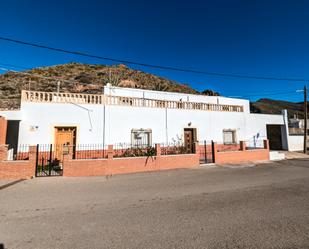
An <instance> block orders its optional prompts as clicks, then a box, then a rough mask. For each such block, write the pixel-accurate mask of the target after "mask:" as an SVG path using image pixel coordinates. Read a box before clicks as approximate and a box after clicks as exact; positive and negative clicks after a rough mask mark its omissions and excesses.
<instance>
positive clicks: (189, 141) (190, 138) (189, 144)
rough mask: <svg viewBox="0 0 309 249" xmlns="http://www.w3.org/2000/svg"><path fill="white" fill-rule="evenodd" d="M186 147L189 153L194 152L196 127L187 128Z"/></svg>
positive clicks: (185, 131)
mask: <svg viewBox="0 0 309 249" xmlns="http://www.w3.org/2000/svg"><path fill="white" fill-rule="evenodd" d="M184 133H185V148H186V152H187V153H194V142H195V139H194V129H185V130H184Z"/></svg>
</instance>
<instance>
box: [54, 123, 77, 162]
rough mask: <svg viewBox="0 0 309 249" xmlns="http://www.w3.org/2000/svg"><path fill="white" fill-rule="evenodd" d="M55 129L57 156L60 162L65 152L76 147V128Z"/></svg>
mask: <svg viewBox="0 0 309 249" xmlns="http://www.w3.org/2000/svg"><path fill="white" fill-rule="evenodd" d="M55 129H56V131H55V132H56V137H55V156H56V158H57V159H59V160H60V159H61V158H62V155H63V153H64V152H65V150H67V149H68V147H69V146H73V145H75V140H76V138H75V136H76V127H56V128H55ZM73 152H74V150H73Z"/></svg>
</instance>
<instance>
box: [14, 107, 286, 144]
mask: <svg viewBox="0 0 309 249" xmlns="http://www.w3.org/2000/svg"><path fill="white" fill-rule="evenodd" d="M21 110H22V111H21V113H22V115H21V116H22V121H21V122H20V132H19V143H20V144H37V143H42V144H47V143H54V134H55V131H54V127H55V126H76V127H77V143H81V144H87V143H98V144H99V143H100V144H102V143H103V137H104V132H103V130H104V129H103V127H104V106H103V105H89V104H88V105H86V104H82V105H74V104H69V103H34V102H22V105H21ZM88 110H89V111H88ZM189 123H191V125H190V126H189ZM266 124H281V125H282V124H283V118H282V115H262V114H249V113H242V112H212V111H201V110H180V109H164V108H147V107H131V106H106V107H105V144H109V143H110V144H114V143H120V142H126V143H129V142H131V130H132V129H139V128H144V129H152V141H153V142H154V143H156V142H160V143H161V142H167V140H168V141H169V142H171V141H172V139H176V138H177V137H182V136H183V129H184V128H186V127H192V128H196V129H197V138H198V140H199V141H202V140H214V141H216V142H222V141H223V129H235V130H236V132H237V134H236V136H237V140H238V141H239V140H250V139H252V138H253V137H254V136H256V135H257V134H258V133H259V137H260V138H265V137H266ZM33 127H37V129H33ZM166 127H167V129H166Z"/></svg>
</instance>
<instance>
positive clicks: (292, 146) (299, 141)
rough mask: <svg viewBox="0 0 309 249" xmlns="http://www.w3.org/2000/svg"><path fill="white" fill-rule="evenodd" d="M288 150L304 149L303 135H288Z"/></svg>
mask: <svg viewBox="0 0 309 249" xmlns="http://www.w3.org/2000/svg"><path fill="white" fill-rule="evenodd" d="M288 143H289V151H302V150H303V149H304V136H302V135H301V136H299V135H296V136H294V135H292V136H291V135H289V136H288Z"/></svg>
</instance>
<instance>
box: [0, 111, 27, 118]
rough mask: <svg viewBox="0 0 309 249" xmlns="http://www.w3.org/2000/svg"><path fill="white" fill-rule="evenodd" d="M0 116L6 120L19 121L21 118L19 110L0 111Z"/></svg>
mask: <svg viewBox="0 0 309 249" xmlns="http://www.w3.org/2000/svg"><path fill="white" fill-rule="evenodd" d="M0 116H2V117H5V118H6V119H7V120H21V118H22V114H21V111H20V110H12V111H0Z"/></svg>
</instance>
